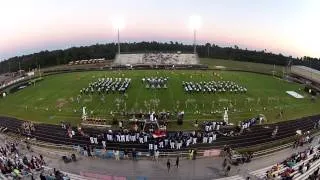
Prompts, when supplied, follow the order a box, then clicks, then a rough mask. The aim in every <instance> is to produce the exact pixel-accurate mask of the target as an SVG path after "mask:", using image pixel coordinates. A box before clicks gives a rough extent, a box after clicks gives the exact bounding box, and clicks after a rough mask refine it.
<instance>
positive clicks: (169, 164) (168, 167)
mask: <svg viewBox="0 0 320 180" xmlns="http://www.w3.org/2000/svg"><path fill="white" fill-rule="evenodd" d="M170 167H171V163H170V159H168V160H167V169H168V172H169V171H170Z"/></svg>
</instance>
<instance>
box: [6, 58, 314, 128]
mask: <svg viewBox="0 0 320 180" xmlns="http://www.w3.org/2000/svg"><path fill="white" fill-rule="evenodd" d="M206 61H208V60H206ZM218 61H225V63H226V62H227V61H226V60H217V61H215V63H218ZM229 63H230V62H229ZM231 63H232V62H231ZM231 63H230V64H229V65H228V64H222V63H218V64H219V65H223V66H231ZM211 65H212V64H211ZM254 66H255V68H262V67H259V66H260V65H259V64H254ZM244 67H246V64H245V66H244ZM267 71H268V70H267ZM213 72H215V73H216V74H219V76H220V77H221V78H222V80H231V81H234V82H236V83H237V84H239V85H242V86H245V87H246V88H247V89H248V92H247V93H245V94H231V93H225V94H186V93H184V91H183V89H182V81H211V80H221V79H220V77H219V76H216V75H213ZM151 76H158V77H159V76H168V77H169V78H170V79H169V82H168V89H155V90H151V89H146V88H145V87H144V85H143V84H142V82H141V78H143V77H151ZM101 77H122V78H125V77H128V78H132V84H131V87H130V88H129V90H128V91H127V93H126V95H121V94H106V95H105V98H104V102H103V101H102V95H98V94H95V95H92V96H90V95H82V97H81V99H80V103H78V102H77V100H76V97H77V96H78V95H79V90H80V89H81V88H83V87H87V86H88V83H89V82H93V81H96V80H97V79H98V78H101ZM301 89H303V86H301V85H299V84H295V83H289V82H286V81H283V80H281V79H278V78H274V77H272V76H268V75H260V74H255V73H247V72H236V71H220V70H216V71H212V70H210V71H185V70H175V71H172V70H170V71H169V70H159V71H156V70H135V71H90V72H75V73H66V74H58V75H52V76H46V77H45V78H44V80H43V81H40V82H38V83H36V84H35V85H33V86H29V87H27V88H25V89H23V90H21V91H18V92H16V93H14V94H10V95H8V96H7V97H6V98H4V99H2V98H1V99H0V115H7V116H14V117H18V118H23V119H27V120H32V121H38V122H46V123H59V122H61V121H70V122H72V123H73V124H77V123H79V122H80V117H81V108H82V107H83V106H86V107H87V110H88V112H89V116H94V117H101V118H107V119H111V114H110V112H111V111H112V112H113V114H115V112H119V111H127V112H140V111H143V112H149V111H153V110H155V111H163V110H165V111H171V112H173V111H182V110H183V111H185V118H186V120H190V121H189V123H185V125H184V128H186V129H189V128H190V127H191V121H192V120H195V119H198V120H199V121H201V120H205V119H216V120H222V113H223V108H224V107H229V110H230V111H229V121H231V122H234V123H237V122H238V121H239V120H244V119H247V118H250V117H253V116H256V115H258V114H264V115H265V116H266V117H267V119H268V122H270V123H271V122H276V121H282V120H287V119H292V118H298V117H302V116H306V115H311V114H316V113H318V112H320V102H319V101H317V102H311V100H310V97H309V96H308V95H307V94H305V93H304V92H303V91H302V90H301ZM287 90H292V91H296V92H298V93H300V94H302V95H304V96H305V97H306V98H304V99H295V98H293V97H291V96H289V95H287V94H286V93H285V91H287ZM281 110H283V111H284V116H283V117H282V118H280V117H279V112H280V111H281ZM91 111H92V114H91ZM118 118H119V119H120V118H121V117H120V116H118ZM173 124H175V123H173ZM169 128H170V129H176V128H177V127H176V125H172V126H171V127H169Z"/></svg>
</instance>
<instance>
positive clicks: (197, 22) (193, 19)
mask: <svg viewBox="0 0 320 180" xmlns="http://www.w3.org/2000/svg"><path fill="white" fill-rule="evenodd" d="M189 26H190V28H191V29H192V31H193V53H194V54H196V53H197V31H198V30H199V29H200V26H201V17H200V16H198V15H193V16H190V18H189Z"/></svg>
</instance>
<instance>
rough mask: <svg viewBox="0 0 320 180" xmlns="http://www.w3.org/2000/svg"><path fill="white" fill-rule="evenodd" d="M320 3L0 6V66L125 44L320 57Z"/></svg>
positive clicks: (151, 1) (101, 1)
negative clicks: (193, 23)
mask: <svg viewBox="0 0 320 180" xmlns="http://www.w3.org/2000/svg"><path fill="white" fill-rule="evenodd" d="M319 7H320V1H319V0H258V1H257V0H223V1H221V0H0V60H3V59H7V58H9V57H12V56H17V55H23V54H30V53H34V52H39V51H41V50H54V49H65V48H69V47H72V46H81V45H92V44H96V43H108V42H115V41H116V38H117V34H116V30H115V28H114V27H113V23H112V21H113V20H114V19H117V18H119V17H121V18H122V19H124V21H125V26H124V28H122V29H121V31H120V39H121V41H126V42H133V41H137V42H138V41H161V42H168V41H178V42H182V43H186V44H192V41H193V33H192V30H191V29H190V28H189V27H188V20H189V17H190V16H191V15H199V16H200V17H201V21H202V23H201V27H200V29H199V30H198V31H197V43H205V42H210V43H214V44H217V45H220V46H234V45H238V46H239V47H240V48H248V49H256V50H263V49H267V51H268V52H269V51H272V52H274V53H282V54H285V55H292V56H294V57H296V56H299V57H300V56H304V55H306V56H312V57H318V58H319V57H320V45H319V42H320V20H319V19H320V10H319Z"/></svg>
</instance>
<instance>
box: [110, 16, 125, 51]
mask: <svg viewBox="0 0 320 180" xmlns="http://www.w3.org/2000/svg"><path fill="white" fill-rule="evenodd" d="M112 23H113V27H114V28H115V29H116V30H117V36H118V54H120V30H121V29H123V28H124V19H123V18H120V17H119V18H117V19H114V20H113V22H112Z"/></svg>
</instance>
